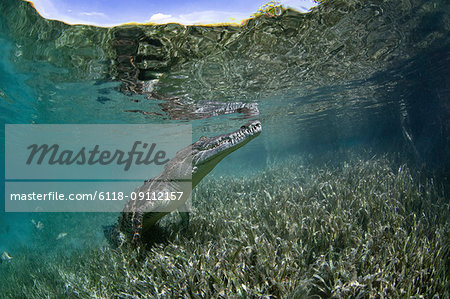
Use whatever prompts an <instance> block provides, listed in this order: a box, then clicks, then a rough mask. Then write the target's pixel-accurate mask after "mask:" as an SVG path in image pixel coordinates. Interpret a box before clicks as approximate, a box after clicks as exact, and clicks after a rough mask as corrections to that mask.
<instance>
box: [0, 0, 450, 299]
mask: <svg viewBox="0 0 450 299" xmlns="http://www.w3.org/2000/svg"><path fill="white" fill-rule="evenodd" d="M449 32H450V5H449V4H448V3H446V1H419V0H415V1H414V0H411V1H387V2H384V1H375V0H373V1H356V0H346V1H337V0H336V1H335V0H330V1H323V3H322V4H321V5H319V6H318V7H316V8H314V9H313V10H312V11H311V12H310V13H308V14H299V13H296V12H294V11H290V10H287V11H284V12H282V13H281V14H280V15H279V16H265V15H261V16H259V17H256V18H253V19H250V20H249V21H248V22H247V23H246V24H243V25H242V26H240V27H232V26H216V27H200V26H188V27H185V26H181V25H177V24H169V25H159V26H144V25H140V26H138V25H128V26H123V27H115V28H96V27H91V26H69V25H66V24H63V23H60V22H57V21H50V20H44V19H42V18H41V17H40V16H39V15H38V14H37V13H36V12H35V11H34V9H33V8H32V7H31V6H30V5H29V4H28V3H26V2H24V1H19V0H11V1H4V2H2V3H1V4H0V52H1V53H2V55H1V56H0V111H1V114H0V115H1V121H2V126H1V127H0V132H1V136H2V138H4V136H5V126H4V124H179V123H182V124H184V123H188V124H191V125H192V131H193V137H192V139H193V141H196V140H198V139H199V138H200V137H201V136H208V137H210V136H217V135H219V134H224V133H229V132H232V131H234V130H236V129H238V128H239V127H240V126H242V125H243V124H245V123H246V122H248V121H249V120H254V119H258V120H260V121H261V124H262V133H261V134H260V135H259V136H258V137H257V138H255V139H254V140H252V141H251V142H249V143H248V144H246V145H245V146H243V147H242V148H240V149H238V150H237V151H235V152H233V153H232V154H230V155H229V156H227V157H226V158H225V159H224V160H223V161H222V162H220V163H219V164H218V165H217V166H216V167H215V169H214V170H213V171H212V172H211V173H210V174H209V175H208V176H207V177H206V178H204V179H203V180H202V182H201V183H200V184H199V185H198V186H197V188H196V189H195V190H194V193H193V199H192V202H193V203H192V205H193V207H192V209H193V211H192V213H191V216H190V225H189V227H188V228H187V229H186V230H180V229H178V228H177V227H176V226H174V225H173V223H174V222H175V221H176V220H174V218H176V215H170V216H167V217H166V218H167V219H166V218H164V219H163V220H162V221H161V223H160V230H161V236H162V237H161V240H158V241H157V242H155V244H151V246H149V247H147V248H144V247H140V248H128V247H126V246H124V247H122V248H120V249H117V248H113V247H111V246H110V245H109V243H108V242H107V240H106V238H105V236H104V233H103V226H106V225H111V224H114V223H115V222H116V221H117V218H118V216H119V213H7V212H4V206H3V205H2V210H0V211H1V213H0V252H2V253H3V252H7V253H8V254H9V255H10V256H11V257H12V259H10V260H9V259H7V258H2V262H1V263H0V277H1V279H0V297H5V298H43V297H49V298H89V297H95V298H97V297H100V298H153V297H158V296H159V297H176V296H182V297H214V298H216V297H225V298H226V297H236V296H242V297H245V296H246V297H289V298H291V297H293V298H308V297H322V298H329V297H337V298H349V297H362V298H369V297H387V298H391V297H393V298H397V297H402V298H409V297H411V296H417V297H421V296H423V297H426V298H448V297H449V295H450V294H449V289H450V283H449V275H450V270H449V269H450V268H449V267H450V260H449V256H450V222H449V219H450V217H449V216H450V205H449V204H450V201H449V191H450V189H449V188H450V184H449V174H450V101H449V95H450V80H449V74H450V55H449V54H450V43H449V42H450V40H449V38H450V34H449ZM230 103H235V104H236V105H238V106H239V105H241V106H242V105H244V107H245V109H242V108H241V109H234V110H231V112H227V110H226V107H227V104H230ZM249 107H250V108H249ZM255 107H257V108H255ZM0 156H1V157H2V159H1V162H2V166H3V168H4V166H5V160H4V157H5V149H4V147H1V152H0ZM1 173H2V174H1V175H2V181H3V182H5V177H4V176H5V172H4V171H2V172H1ZM4 191H5V190H4V184H3V190H2V194H4V193H5V192H4ZM39 221H40V222H41V223H42V224H43V227H37V226H36V223H38V222H39ZM171 221H172V222H171ZM433 296H436V297H433Z"/></svg>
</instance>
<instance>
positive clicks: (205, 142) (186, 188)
mask: <svg viewBox="0 0 450 299" xmlns="http://www.w3.org/2000/svg"><path fill="white" fill-rule="evenodd" d="M261 130H262V127H261V123H260V122H259V121H258V120H254V121H251V122H249V123H247V124H245V125H243V126H242V127H240V128H239V129H238V130H236V131H234V132H232V133H228V134H222V135H218V136H215V137H209V138H208V137H201V138H200V139H199V140H198V141H197V142H195V143H193V144H192V145H190V146H188V147H186V148H184V149H182V150H180V151H178V152H177V153H176V155H175V157H174V158H172V159H171V160H170V161H168V162H167V164H166V165H165V167H164V170H163V171H162V173H161V174H160V175H158V176H157V177H155V178H153V179H149V180H147V181H145V182H144V184H143V185H142V186H140V187H139V188H137V189H136V191H135V192H136V194H150V193H151V194H153V192H155V193H156V194H157V193H159V192H163V193H166V192H169V193H170V192H182V196H181V197H180V198H179V199H178V200H163V201H154V200H130V201H129V202H127V204H126V205H125V208H124V209H123V211H122V212H121V215H120V216H119V219H118V222H117V223H116V224H115V225H113V226H111V227H108V228H105V235H106V237H107V239H108V240H109V242H110V243H111V244H112V245H114V246H116V247H120V246H122V245H123V244H125V243H130V244H138V243H142V242H143V241H145V240H146V239H147V237H148V235H149V234H151V231H152V228H153V227H154V225H155V224H156V223H157V222H158V221H159V220H160V219H161V218H162V217H164V216H166V215H167V214H169V213H170V212H172V211H175V210H178V211H179V213H180V216H181V222H182V224H183V225H184V226H185V227H186V226H187V225H188V223H189V214H188V212H187V210H188V209H187V206H186V205H187V203H188V200H189V198H190V196H191V193H192V190H193V189H194V188H195V187H196V186H197V185H198V183H199V182H200V181H201V180H202V179H203V178H204V177H205V176H206V175H207V174H208V173H209V172H210V171H211V170H213V168H214V167H215V166H216V165H217V164H218V163H219V162H220V161H221V160H222V159H223V158H225V157H226V156H227V155H229V154H230V153H232V152H233V151H235V150H237V149H239V148H240V147H242V146H244V145H245V144H246V143H248V142H249V141H251V140H252V139H254V138H255V137H256V136H258V135H259V134H260V133H261ZM187 182H188V183H187ZM140 192H143V193H140Z"/></svg>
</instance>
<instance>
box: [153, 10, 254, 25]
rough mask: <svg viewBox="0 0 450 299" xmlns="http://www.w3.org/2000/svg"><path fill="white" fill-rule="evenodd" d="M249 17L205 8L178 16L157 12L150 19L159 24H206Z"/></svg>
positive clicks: (237, 20) (235, 20)
mask: <svg viewBox="0 0 450 299" xmlns="http://www.w3.org/2000/svg"><path fill="white" fill-rule="evenodd" d="M249 17H250V16H249V15H247V14H243V13H237V12H229V11H217V10H205V11H196V12H192V13H188V14H181V15H178V16H172V15H166V14H163V13H157V14H154V15H152V16H151V18H150V19H149V20H148V21H149V22H151V23H158V24H164V23H180V24H183V25H205V24H215V23H240V22H241V21H242V20H244V19H247V18H249Z"/></svg>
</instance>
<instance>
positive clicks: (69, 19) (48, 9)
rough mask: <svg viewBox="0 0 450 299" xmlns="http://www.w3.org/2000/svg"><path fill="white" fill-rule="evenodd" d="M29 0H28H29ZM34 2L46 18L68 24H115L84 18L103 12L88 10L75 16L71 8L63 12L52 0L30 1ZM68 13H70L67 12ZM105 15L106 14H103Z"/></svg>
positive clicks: (104, 25) (106, 25) (103, 25)
mask: <svg viewBox="0 0 450 299" xmlns="http://www.w3.org/2000/svg"><path fill="white" fill-rule="evenodd" d="M27 1H28V0H27ZM28 2H31V3H32V4H33V6H34V7H35V8H36V10H37V11H38V13H39V14H40V15H41V16H42V17H44V18H46V19H51V20H59V21H62V22H64V23H67V24H71V25H75V24H86V25H95V26H102V27H109V26H114V24H104V23H102V22H98V21H96V20H91V18H87V19H85V18H83V16H85V17H91V16H100V15H99V14H102V13H96V12H86V13H80V14H79V15H80V17H74V16H72V15H71V13H73V12H72V11H71V10H69V11H67V12H61V11H59V10H58V9H57V8H56V7H55V5H54V4H53V3H52V0H33V1H31V0H30V1H28ZM67 13H68V14H67ZM90 14H91V15H90ZM103 16H104V17H106V15H104V14H103Z"/></svg>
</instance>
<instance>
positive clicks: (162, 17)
mask: <svg viewBox="0 0 450 299" xmlns="http://www.w3.org/2000/svg"><path fill="white" fill-rule="evenodd" d="M170 19H172V15H165V14H163V13H157V14H154V15H153V16H152V17H151V18H150V20H149V21H150V22H160V21H162V22H166V20H170Z"/></svg>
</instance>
